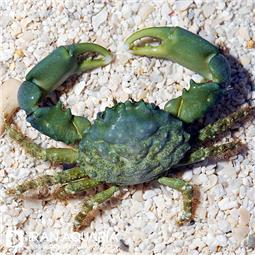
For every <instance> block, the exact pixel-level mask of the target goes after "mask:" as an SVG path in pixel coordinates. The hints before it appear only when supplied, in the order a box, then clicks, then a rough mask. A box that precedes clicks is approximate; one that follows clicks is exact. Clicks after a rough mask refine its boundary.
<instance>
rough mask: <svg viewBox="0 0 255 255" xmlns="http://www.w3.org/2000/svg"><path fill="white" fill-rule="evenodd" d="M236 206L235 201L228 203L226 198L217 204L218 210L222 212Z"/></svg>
mask: <svg viewBox="0 0 255 255" xmlns="http://www.w3.org/2000/svg"><path fill="white" fill-rule="evenodd" d="M237 205H238V204H237V201H230V200H229V198H227V197H225V198H223V199H222V200H221V201H220V202H219V203H218V206H219V208H220V210H222V211H225V210H229V209H232V208H234V207H236V206H237Z"/></svg>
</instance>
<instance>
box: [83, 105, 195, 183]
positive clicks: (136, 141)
mask: <svg viewBox="0 0 255 255" xmlns="http://www.w3.org/2000/svg"><path fill="white" fill-rule="evenodd" d="M188 141H189V135H188V134H187V133H186V132H185V131H184V130H183V127H182V122H181V121H180V120H178V119H176V118H174V117H172V116H171V115H170V114H169V113H167V112H165V111H163V110H160V109H159V108H158V107H156V106H155V105H154V104H149V103H145V102H143V101H139V102H131V101H127V102H125V103H119V104H116V105H115V106H114V107H113V108H107V109H106V110H105V111H104V112H102V113H99V114H98V117H97V119H96V120H95V122H94V124H93V125H92V126H91V128H90V129H89V130H88V131H87V133H86V134H85V136H84V137H83V139H82V140H81V142H80V159H79V161H80V162H79V163H80V166H81V167H82V168H84V169H85V171H86V173H87V174H88V175H89V176H90V177H91V178H93V179H96V180H99V181H103V182H106V183H114V184H118V185H130V184H138V183H143V182H146V181H150V180H152V179H155V178H156V177H158V176H160V175H162V173H164V172H165V171H167V170H169V169H170V168H171V166H173V165H175V164H177V163H178V162H179V161H180V160H181V159H182V158H183V156H184V154H185V153H186V152H187V151H188V150H189V148H190V146H189V143H188Z"/></svg>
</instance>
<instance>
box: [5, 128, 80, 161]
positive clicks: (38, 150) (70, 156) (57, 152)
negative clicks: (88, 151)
mask: <svg viewBox="0 0 255 255" xmlns="http://www.w3.org/2000/svg"><path fill="white" fill-rule="evenodd" d="M5 129H6V131H7V133H8V135H9V136H10V137H11V138H12V139H13V140H15V141H16V142H18V143H19V144H20V145H21V146H22V147H23V148H24V149H25V151H26V152H28V153H29V154H30V155H32V156H34V157H35V158H38V159H41V160H45V161H46V160H48V161H51V162H59V163H76V162H77V160H78V156H79V152H78V150H76V149H73V148H47V149H44V148H42V147H41V146H39V145H38V144H35V143H33V142H32V141H31V140H30V139H29V138H27V137H26V136H24V135H23V134H22V133H21V132H19V131H18V130H17V129H15V128H12V127H11V126H10V125H9V124H7V123H5Z"/></svg>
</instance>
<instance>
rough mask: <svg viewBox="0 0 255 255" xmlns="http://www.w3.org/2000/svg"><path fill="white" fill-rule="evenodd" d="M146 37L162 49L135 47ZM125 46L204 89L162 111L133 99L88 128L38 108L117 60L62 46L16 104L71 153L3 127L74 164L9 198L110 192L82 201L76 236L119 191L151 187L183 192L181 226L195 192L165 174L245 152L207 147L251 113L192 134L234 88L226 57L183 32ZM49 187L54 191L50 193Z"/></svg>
mask: <svg viewBox="0 0 255 255" xmlns="http://www.w3.org/2000/svg"><path fill="white" fill-rule="evenodd" d="M145 37H146V38H148V37H149V38H153V40H154V39H156V40H157V41H159V45H156V46H155V45H151V44H148V43H147V44H145V43H144V41H143V42H138V44H137V43H136V42H137V41H138V40H140V39H144V38H145ZM126 44H127V45H128V48H129V50H130V51H131V52H132V53H134V54H135V55H142V56H147V57H156V58H164V59H170V60H172V61H174V62H176V63H179V64H181V65H183V66H184V67H187V68H189V69H191V70H192V71H194V72H197V73H199V74H201V75H202V76H203V77H204V78H205V82H203V83H199V84H198V83H195V82H194V81H191V82H190V88H189V89H188V90H184V91H183V93H182V95H181V96H180V97H178V98H175V99H172V100H170V101H169V102H167V103H166V105H165V108H164V110H162V109H159V107H157V106H156V105H155V104H153V103H146V102H144V101H143V100H141V101H139V102H134V101H130V100H128V101H126V102H124V103H116V104H115V105H114V106H113V107H112V108H106V109H105V111H103V112H100V113H98V115H97V118H96V120H95V121H94V123H93V124H91V123H90V122H89V120H88V119H87V118H86V117H82V116H73V115H72V114H71V111H70V109H67V110H65V109H63V108H62V105H61V103H59V102H58V103H57V104H56V105H55V106H51V107H42V106H41V105H40V103H41V101H42V99H43V98H44V97H45V96H46V95H47V94H49V92H51V91H53V90H55V89H56V88H57V87H58V86H60V85H61V84H62V83H63V81H64V80H66V79H67V78H68V77H69V76H70V75H72V74H75V73H78V74H79V73H81V72H83V71H88V70H91V69H94V68H97V67H102V66H105V65H107V64H109V63H110V62H111V61H112V54H111V53H110V52H109V51H108V50H107V49H105V48H103V47H101V46H99V45H96V44H92V43H80V44H73V45H69V46H61V47H59V48H57V49H56V50H54V51H53V52H52V53H51V54H50V55H48V56H47V57H46V58H44V59H43V60H42V61H41V62H39V63H38V64H37V65H36V66H35V67H34V68H33V69H32V70H31V71H30V72H29V73H28V74H27V76H26V81H24V82H23V83H22V85H21V87H20V89H19V92H18V100H19V105H20V108H21V109H23V110H25V111H26V114H27V120H28V121H29V122H30V123H31V125H32V126H33V127H34V128H35V129H37V130H39V131H40V132H42V133H43V134H45V135H47V136H49V137H51V138H53V139H55V140H57V141H62V142H64V143H66V144H72V145H73V148H47V149H44V148H42V147H40V146H39V145H37V144H35V143H33V142H32V141H30V140H29V139H28V138H26V137H25V136H24V135H22V134H21V133H20V132H19V131H18V130H17V129H16V128H14V127H12V126H11V124H9V123H6V130H7V133H8V134H9V136H10V137H11V138H13V139H14V140H16V141H17V142H18V143H19V144H20V145H21V146H23V147H24V148H25V150H26V151H27V152H28V153H30V154H31V155H33V156H35V157H36V158H38V159H42V160H48V161H51V162H57V163H71V164H76V166H75V167H73V168H71V169H68V170H66V171H62V172H58V173H56V174H54V175H43V176H40V177H37V178H35V179H29V180H27V181H25V182H23V183H22V184H20V185H18V186H17V187H15V188H13V189H9V190H8V191H7V192H8V194H12V195H17V196H26V195H27V196H33V197H34V196H35V197H37V198H46V197H47V196H49V195H51V196H53V197H54V198H62V199H65V198H68V197H70V196H74V195H76V194H81V193H83V192H85V191H87V190H88V189H91V188H94V187H97V186H98V185H100V184H102V183H106V184H107V185H108V188H107V189H105V190H103V191H101V192H98V193H97V194H95V195H94V196H91V197H90V198H88V199H85V201H84V203H83V205H82V207H81V210H80V212H79V213H78V214H77V215H76V216H75V221H74V230H75V231H78V230H80V229H81V228H82V227H84V226H87V225H88V224H89V221H88V215H89V214H90V213H91V212H92V211H93V209H94V207H95V206H96V205H98V204H101V203H103V202H104V201H106V200H107V199H110V198H111V197H112V196H113V195H114V193H115V192H117V191H118V190H120V189H121V188H122V187H125V186H128V185H135V184H140V183H145V182H149V181H151V180H157V181H158V182H159V183H160V184H163V185H166V186H168V187H170V188H173V189H176V190H178V191H179V192H181V193H182V195H183V213H182V215H181V217H180V219H179V221H178V222H179V223H183V222H186V221H190V220H191V219H192V217H193V215H192V198H193V187H192V185H191V184H189V183H188V182H186V181H184V180H181V179H178V178H172V177H167V175H168V173H171V170H172V169H174V168H177V167H181V166H184V165H189V164H193V163H196V162H199V161H202V160H204V159H206V158H208V157H213V156H218V155H224V154H226V153H228V152H229V151H233V150H235V149H237V148H238V147H240V142H238V141H233V142H229V143H226V144H222V145H210V146H209V147H206V146H205V142H206V141H208V140H210V141H212V140H213V139H214V138H215V137H216V136H217V135H218V134H221V133H222V132H224V131H226V130H227V129H228V128H230V127H231V126H232V125H234V123H235V122H236V120H238V119H240V118H243V117H245V116H247V115H248V114H249V112H250V110H251V108H248V107H247V108H243V109H240V110H239V111H238V112H234V113H232V114H231V115H229V116H227V117H225V118H223V119H220V120H218V121H217V122H215V123H213V124H210V125H208V126H206V127H204V128H202V129H200V130H199V131H198V132H197V134H196V135H193V134H191V133H190V131H189V127H190V125H192V123H194V122H195V121H196V120H198V119H200V118H202V117H203V116H204V115H205V114H206V113H207V112H208V111H209V110H210V109H211V108H212V107H213V106H214V105H215V104H216V103H217V101H218V100H219V98H220V97H221V95H222V94H223V92H224V87H226V85H227V84H228V83H229V80H230V67H229V64H228V61H227V60H226V58H225V57H224V56H223V55H222V54H221V53H220V51H219V49H218V48H217V47H215V46H214V45H212V44H211V43H209V42H208V41H206V40H204V39H203V38H201V37H200V36H198V35H195V34H193V33H191V32H189V31H187V30H185V29H183V28H180V27H152V28H146V29H143V30H140V31H137V32H135V33H134V34H132V35H131V36H130V37H128V38H127V40H126ZM89 52H90V53H91V52H93V53H96V54H97V56H101V57H99V58H92V59H88V58H85V59H84V56H83V55H84V54H87V53H89ZM223 84H224V86H223ZM52 187H56V188H55V189H54V188H53V191H52Z"/></svg>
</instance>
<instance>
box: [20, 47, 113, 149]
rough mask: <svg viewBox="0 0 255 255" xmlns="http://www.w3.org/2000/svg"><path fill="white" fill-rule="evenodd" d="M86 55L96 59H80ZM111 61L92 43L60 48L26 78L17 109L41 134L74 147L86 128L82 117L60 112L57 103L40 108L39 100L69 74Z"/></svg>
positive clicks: (108, 54)
mask: <svg viewBox="0 0 255 255" xmlns="http://www.w3.org/2000/svg"><path fill="white" fill-rule="evenodd" d="M86 53H96V54H97V55H101V56H102V57H101V58H99V59H85V60H84V59H82V57H83V55H84V54H86ZM111 61H112V55H111V53H110V52H109V51H108V50H106V49H105V48H103V47H101V46H99V45H97V44H93V43H79V44H72V45H67V46H61V47H58V48H57V49H55V50H54V51H53V52H52V53H51V54H49V55H48V56H47V57H46V58H44V59H43V60H41V61H40V62H39V63H38V64H37V65H36V66H35V67H34V68H32V70H31V71H30V72H29V73H28V74H27V76H26V81H24V82H23V83H22V84H21V86H20V88H19V91H18V101H19V105H20V108H21V109H23V110H25V111H26V114H27V120H28V122H30V123H31V125H32V126H33V127H34V128H35V129H37V130H39V131H40V132H41V133H43V134H45V135H47V136H49V137H51V138H53V139H55V140H58V141H62V142H64V143H66V144H70V143H76V142H78V141H79V140H80V139H81V138H82V135H83V133H84V132H85V130H87V129H88V128H89V127H90V122H89V120H88V119H87V118H86V117H82V116H74V115H72V114H71V110H70V109H67V110H63V109H62V104H61V103H60V102H58V103H57V104H56V105H55V106H52V107H40V103H41V101H42V99H43V98H44V97H45V96H46V95H47V94H49V93H50V92H51V91H53V90H55V89H56V88H57V87H58V86H60V85H61V84H62V83H63V82H64V81H65V80H66V79H67V78H68V77H70V76H71V75H73V74H80V73H81V72H84V71H88V70H91V69H94V68H97V67H101V66H105V65H107V64H109V63H110V62H111Z"/></svg>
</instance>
